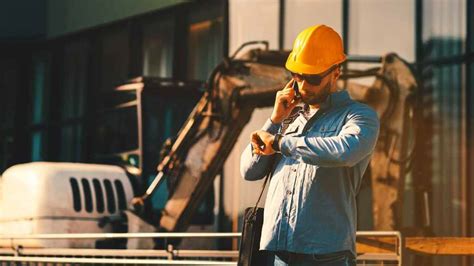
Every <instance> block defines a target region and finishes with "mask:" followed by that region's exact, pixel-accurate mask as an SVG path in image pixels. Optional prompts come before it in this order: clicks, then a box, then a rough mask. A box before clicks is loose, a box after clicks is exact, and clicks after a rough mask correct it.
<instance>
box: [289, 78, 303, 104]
mask: <svg viewBox="0 0 474 266" xmlns="http://www.w3.org/2000/svg"><path fill="white" fill-rule="evenodd" d="M291 87H292V88H293V90H294V91H295V100H300V99H301V94H300V88H299V87H298V82H296V80H293V85H292V86H291Z"/></svg>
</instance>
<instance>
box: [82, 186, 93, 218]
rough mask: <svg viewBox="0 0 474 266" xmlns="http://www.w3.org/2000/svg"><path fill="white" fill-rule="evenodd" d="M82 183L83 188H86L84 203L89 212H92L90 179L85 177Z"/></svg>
mask: <svg viewBox="0 0 474 266" xmlns="http://www.w3.org/2000/svg"><path fill="white" fill-rule="evenodd" d="M81 183H82V189H83V190H84V201H85V203H84V205H85V207H86V211H87V212H92V193H91V187H90V184H89V180H87V179H86V178H83V179H82V180H81Z"/></svg>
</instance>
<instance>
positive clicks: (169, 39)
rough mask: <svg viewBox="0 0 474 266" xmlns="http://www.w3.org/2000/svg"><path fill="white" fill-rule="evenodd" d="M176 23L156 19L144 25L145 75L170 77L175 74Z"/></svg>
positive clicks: (169, 20)
mask: <svg viewBox="0 0 474 266" xmlns="http://www.w3.org/2000/svg"><path fill="white" fill-rule="evenodd" d="M174 34H175V30H174V23H173V20H171V19H166V20H162V19H161V17H160V20H157V21H154V22H152V23H149V24H146V25H145V26H144V27H143V75H144V76H154V77H164V78H170V77H172V75H173V53H174V45H173V40H174Z"/></svg>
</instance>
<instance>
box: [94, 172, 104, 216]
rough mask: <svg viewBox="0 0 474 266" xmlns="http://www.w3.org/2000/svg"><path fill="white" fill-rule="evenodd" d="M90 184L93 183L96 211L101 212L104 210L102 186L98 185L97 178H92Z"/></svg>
mask: <svg viewBox="0 0 474 266" xmlns="http://www.w3.org/2000/svg"><path fill="white" fill-rule="evenodd" d="M92 184H93V185H94V192H95V201H96V202H95V203H96V205H97V212H99V213H103V212H104V193H103V192H102V186H101V185H100V181H99V180H98V179H97V178H94V180H92Z"/></svg>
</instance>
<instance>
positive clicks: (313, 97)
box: [302, 80, 332, 105]
mask: <svg viewBox="0 0 474 266" xmlns="http://www.w3.org/2000/svg"><path fill="white" fill-rule="evenodd" d="M331 88H332V80H329V81H328V82H327V83H326V85H324V87H323V88H321V90H319V91H318V92H314V93H309V94H308V95H306V97H303V99H302V100H303V102H304V103H307V104H309V105H316V104H322V103H323V102H325V101H326V99H327V98H328V96H329V94H331Z"/></svg>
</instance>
